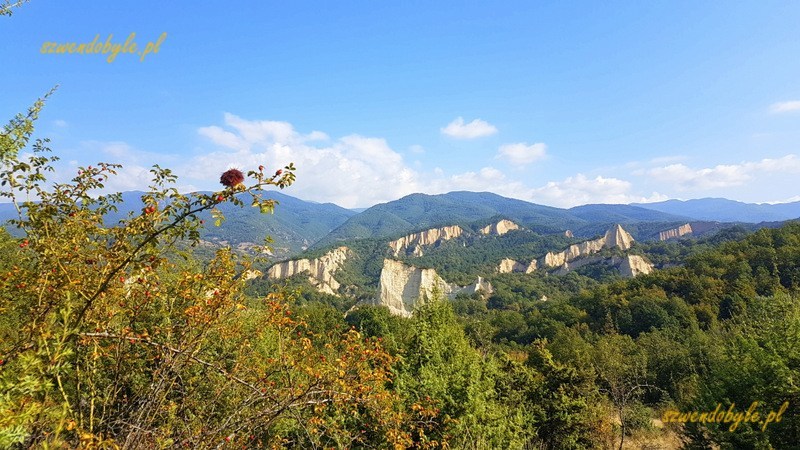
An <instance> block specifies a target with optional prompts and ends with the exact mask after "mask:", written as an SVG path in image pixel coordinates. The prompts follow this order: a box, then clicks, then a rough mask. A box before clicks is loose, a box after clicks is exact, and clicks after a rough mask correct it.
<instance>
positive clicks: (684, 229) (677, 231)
mask: <svg viewBox="0 0 800 450" xmlns="http://www.w3.org/2000/svg"><path fill="white" fill-rule="evenodd" d="M686 234H692V225H691V224H688V223H687V224H683V225H681V226H679V227H678V228H673V229H671V230H666V231H662V232H660V233H658V240H659V241H666V240H667V239H674V238H679V237H681V236H683V235H686Z"/></svg>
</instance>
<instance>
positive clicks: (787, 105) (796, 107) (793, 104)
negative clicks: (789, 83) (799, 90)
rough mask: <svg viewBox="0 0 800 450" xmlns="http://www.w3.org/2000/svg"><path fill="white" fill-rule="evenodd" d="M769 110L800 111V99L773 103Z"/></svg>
mask: <svg viewBox="0 0 800 450" xmlns="http://www.w3.org/2000/svg"><path fill="white" fill-rule="evenodd" d="M769 110H770V112H772V113H775V114H780V113H787V112H792V111H800V100H789V101H786V102H777V103H773V104H772V105H770V107H769Z"/></svg>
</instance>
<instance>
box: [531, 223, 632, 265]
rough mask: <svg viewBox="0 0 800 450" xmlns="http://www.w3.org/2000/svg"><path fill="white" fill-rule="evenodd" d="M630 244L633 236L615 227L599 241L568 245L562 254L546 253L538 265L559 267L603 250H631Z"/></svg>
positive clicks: (617, 226)
mask: <svg viewBox="0 0 800 450" xmlns="http://www.w3.org/2000/svg"><path fill="white" fill-rule="evenodd" d="M632 243H633V236H631V235H630V234H629V233H628V232H627V231H625V230H624V229H623V228H622V227H621V226H620V225H615V226H614V227H612V228H611V229H609V230H608V231H606V234H605V235H604V236H603V237H601V238H599V239H594V240H590V241H584V242H580V243H578V244H573V245H570V246H569V248H568V249H566V250H564V251H562V252H558V253H553V252H548V253H547V254H546V255H544V257H543V258H542V260H541V261H540V264H539V265H540V266H542V267H550V268H554V267H561V266H563V265H564V264H565V263H568V262H570V261H573V260H575V259H578V258H583V257H586V256H589V255H591V254H592V253H597V252H599V251H600V250H602V249H604V248H615V247H616V248H619V249H621V250H628V249H630V248H631V244H632Z"/></svg>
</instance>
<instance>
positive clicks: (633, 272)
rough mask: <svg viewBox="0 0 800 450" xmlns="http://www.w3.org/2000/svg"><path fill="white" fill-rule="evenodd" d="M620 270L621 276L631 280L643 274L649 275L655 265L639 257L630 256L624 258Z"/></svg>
mask: <svg viewBox="0 0 800 450" xmlns="http://www.w3.org/2000/svg"><path fill="white" fill-rule="evenodd" d="M618 268H619V273H620V275H622V276H623V277H629V278H633V277H635V276H637V275H641V274H645V275H647V274H648V273H650V272H652V271H653V265H652V264H650V263H649V262H648V261H647V260H646V259H644V258H643V257H641V256H639V255H628V256H627V257H625V258H622V261H621V262H620V263H619V266H618Z"/></svg>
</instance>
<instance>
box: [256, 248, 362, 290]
mask: <svg viewBox="0 0 800 450" xmlns="http://www.w3.org/2000/svg"><path fill="white" fill-rule="evenodd" d="M349 253H350V250H349V249H348V248H347V247H339V248H336V249H333V250H331V251H329V252H328V253H326V254H324V255H322V256H320V257H319V258H315V259H296V260H293V261H284V262H281V263H277V264H275V265H273V266H272V267H270V268H269V270H268V271H267V276H268V277H269V278H272V279H281V278H288V277H291V276H293V275H296V274H298V273H302V272H308V280H309V281H310V282H311V284H313V285H314V286H315V287H316V288H317V289H318V290H319V291H320V292H323V293H326V294H331V295H338V294H337V290H338V289H339V286H340V285H339V282H338V281H336V279H334V278H333V274H334V273H335V272H336V271H337V270H339V268H340V267H341V266H342V264H343V263H344V262H345V261H346V260H347V256H348V254H349Z"/></svg>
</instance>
